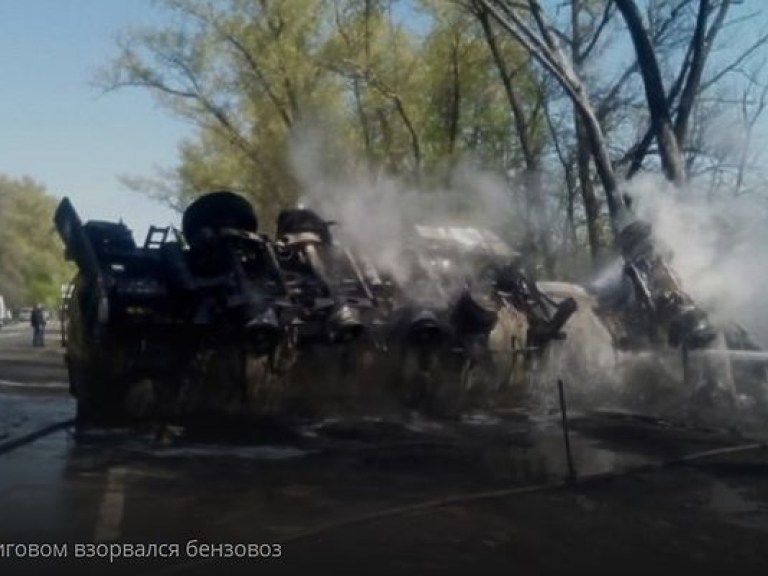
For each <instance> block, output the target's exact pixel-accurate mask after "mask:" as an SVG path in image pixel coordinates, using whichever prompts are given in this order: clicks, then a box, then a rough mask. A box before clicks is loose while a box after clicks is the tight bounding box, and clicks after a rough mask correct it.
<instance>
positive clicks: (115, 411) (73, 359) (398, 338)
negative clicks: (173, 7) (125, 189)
mask: <svg viewBox="0 0 768 576" xmlns="http://www.w3.org/2000/svg"><path fill="white" fill-rule="evenodd" d="M54 222H55V225H56V228H57V230H58V232H59V235H60V236H61V238H62V240H63V242H64V245H65V252H66V253H65V256H66V257H67V258H68V259H70V260H73V261H74V262H75V264H76V265H77V268H78V273H77V275H76V278H75V279H74V281H73V290H72V292H71V295H70V297H69V302H68V304H67V306H66V310H67V317H66V318H65V322H64V326H65V328H64V330H65V338H64V342H65V346H66V354H65V359H66V364H67V368H68V373H69V380H70V391H71V393H72V395H73V396H74V397H75V398H76V399H77V411H78V414H77V417H78V422H79V423H80V424H81V425H115V424H126V423H132V422H142V421H160V422H164V423H176V424H190V423H195V422H208V421H213V422H221V421H222V419H227V420H230V421H234V420H240V419H243V418H245V419H249V418H251V417H253V416H257V417H263V416H268V417H275V416H280V417H284V416H287V417H291V416H303V415H307V414H313V413H315V412H316V411H318V410H326V411H327V410H330V411H331V412H334V411H336V410H339V409H351V410H353V411H359V410H361V408H360V405H359V404H357V403H356V402H355V399H358V398H362V399H363V402H362V405H367V406H368V407H370V406H372V405H378V404H379V400H380V399H381V398H383V397H386V402H384V404H386V403H387V402H390V403H391V404H393V405H395V406H396V407H400V408H403V407H404V408H407V409H415V410H419V411H425V412H428V413H433V414H435V413H436V414H455V413H459V412H461V411H463V410H466V409H468V408H471V407H473V406H477V405H482V404H483V403H484V402H488V401H492V402H497V401H499V399H500V398H506V399H509V398H511V397H512V398H513V397H515V394H516V393H517V392H518V391H519V390H520V389H521V388H523V387H524V384H525V383H526V382H527V381H528V377H529V373H530V372H531V371H532V370H535V366H536V359H537V358H540V357H541V354H542V352H543V351H544V350H545V349H546V348H547V347H548V346H550V344H551V343H552V342H553V341H556V340H560V339H563V338H565V337H566V334H567V332H568V322H569V319H570V318H571V317H572V316H573V315H574V314H575V313H576V312H577V308H578V307H580V306H585V303H584V302H586V300H584V299H579V298H578V297H576V298H574V297H570V296H569V295H568V293H567V292H568V290H566V293H565V294H557V293H555V292H556V291H548V290H547V289H546V288H545V284H544V283H541V284H539V283H537V282H536V281H535V280H534V279H533V278H532V276H531V274H530V273H529V271H528V270H526V269H525V266H524V264H523V259H522V258H521V255H520V254H519V253H517V252H515V251H514V250H512V249H511V248H510V247H509V246H508V245H507V244H506V243H504V242H503V241H502V240H500V239H499V238H498V237H497V236H496V235H494V234H493V233H492V232H490V231H488V230H481V229H477V228H468V227H461V226H443V225H439V226H431V225H422V224H418V225H415V226H413V230H412V233H411V234H410V235H409V236H408V237H407V238H404V239H403V246H404V249H403V250H402V253H401V254H400V255H399V261H400V264H401V265H400V266H399V267H398V268H399V269H398V270H397V271H393V270H388V269H386V267H383V266H381V265H380V263H377V261H376V257H375V256H376V255H375V254H369V253H364V251H362V250H359V249H358V248H357V247H356V246H353V245H349V246H347V245H344V244H342V243H340V242H338V241H337V240H336V238H334V235H333V234H332V233H331V229H332V228H331V223H330V222H328V221H325V220H324V219H322V218H321V217H320V216H319V215H318V214H316V213H315V212H313V211H312V210H308V209H303V208H295V209H288V210H284V211H283V212H281V213H280V215H279V217H278V220H277V223H276V224H277V225H276V230H277V233H276V236H275V238H269V237H268V236H267V235H266V234H263V233H261V232H260V231H259V221H258V218H257V216H256V213H255V211H254V210H253V207H252V206H251V204H250V203H249V202H248V201H247V200H246V199H245V198H243V197H242V196H239V195H237V194H235V193H233V192H230V191H226V190H222V191H215V192H211V193H209V194H206V195H204V196H201V197H199V198H198V199H196V200H195V201H194V202H192V203H191V204H190V205H189V206H188V208H187V209H186V210H185V212H184V214H183V219H182V229H181V230H175V229H172V228H156V227H152V228H150V230H149V233H148V234H147V238H146V240H145V242H144V244H143V245H137V244H136V242H135V240H134V238H133V234H132V232H131V231H130V230H129V229H128V228H127V227H126V226H125V225H124V224H123V223H122V222H120V223H114V222H102V221H87V222H85V223H83V222H82V221H81V220H80V217H79V216H78V214H77V212H76V211H75V209H74V207H73V206H72V204H71V202H70V201H69V200H68V199H66V198H65V199H63V200H62V201H61V203H60V205H59V206H58V209H57V211H56V214H55V217H54ZM619 245H620V247H621V251H622V256H623V258H624V262H625V267H624V273H623V278H624V281H625V282H628V283H629V287H630V294H629V301H628V302H623V303H622V304H621V305H620V306H614V307H611V306H610V305H606V304H604V303H603V305H602V307H601V306H600V305H598V306H596V307H595V310H596V311H597V312H598V315H600V316H601V318H605V322H606V324H607V325H609V326H611V327H612V330H611V332H612V334H613V335H614V336H615V337H616V341H617V343H626V342H629V341H630V340H631V339H632V337H633V336H636V335H637V334H639V333H641V332H642V333H643V334H644V335H645V336H646V338H647V341H648V342H650V343H658V342H659V340H660V335H661V334H662V332H663V333H664V334H665V335H666V345H669V346H679V347H681V348H682V349H683V350H685V351H688V350H692V349H699V348H704V347H707V346H709V345H711V343H712V342H714V341H715V340H716V336H717V331H716V330H714V329H713V328H712V326H711V325H710V324H709V321H708V319H707V316H706V314H705V313H704V312H702V311H701V310H700V309H699V308H698V307H696V306H695V304H694V303H693V302H692V300H691V299H690V297H689V296H687V294H686V293H685V292H684V291H683V290H682V288H681V287H680V284H679V281H678V280H677V279H676V278H675V276H674V274H673V273H672V271H671V270H670V269H669V267H668V266H666V263H665V261H664V259H663V258H662V257H661V256H660V255H659V254H658V253H657V252H656V250H655V249H654V245H653V242H652V239H651V231H650V227H648V226H647V225H646V224H645V223H643V222H641V221H633V222H631V223H630V224H628V225H627V226H626V227H625V228H624V229H623V230H622V231H621V232H620V234H619ZM625 287H626V286H625ZM574 288H578V287H575V286H574ZM579 290H581V289H579ZM579 290H574V291H573V292H574V293H576V292H579ZM580 293H582V294H583V293H584V292H583V290H581V292H580ZM603 296H604V295H600V294H597V295H596V296H595V298H596V300H597V302H598V303H599V302H600V301H601V300H603V301H605V300H606V298H604V297H603ZM577 300H579V304H577ZM608 300H610V298H608ZM613 300H616V299H615V298H614V299H613ZM587 305H588V304H587ZM639 327H642V330H641V329H640V328H639ZM622 331H623V332H622ZM366 399H367V400H368V402H366V401H365V400H366Z"/></svg>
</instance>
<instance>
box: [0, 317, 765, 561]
mask: <svg viewBox="0 0 768 576" xmlns="http://www.w3.org/2000/svg"><path fill="white" fill-rule="evenodd" d="M62 357H63V356H62V350H61V347H60V346H59V345H58V340H57V335H56V334H55V330H54V332H53V333H51V334H49V338H48V346H47V347H46V348H43V349H35V348H32V347H31V333H30V331H29V329H28V328H27V327H25V326H16V327H6V328H3V329H2V331H0V574H5V573H10V572H8V571H6V568H7V569H9V570H10V569H11V568H12V569H13V571H14V572H13V573H26V574H37V573H68V571H69V572H75V573H78V574H85V573H94V574H105V573H107V574H109V573H126V574H127V573H141V574H208V573H210V572H211V571H213V570H219V569H220V570H222V571H225V572H226V573H232V572H236V573H243V574H245V573H248V574H253V573H268V574H271V573H274V574H294V573H304V574H307V573H312V572H319V571H322V572H324V573H327V572H330V571H332V572H334V573H337V574H346V573H355V574H361V573H372V574H470V573H483V574H485V573H504V574H542V573H568V574H572V573H583V572H584V571H590V572H592V573H595V574H615V573H624V574H626V573H630V574H634V573H638V574H639V573H648V572H650V571H654V572H656V573H662V574H663V573H671V572H675V573H682V571H684V570H691V571H697V572H699V573H707V574H709V573H739V574H741V573H751V572H755V573H761V572H762V573H764V570H766V569H768V547H767V546H765V543H766V542H768V456H767V455H766V454H767V453H766V451H765V450H764V449H760V448H759V447H757V446H755V445H754V444H752V442H751V440H750V439H746V438H742V437H740V436H738V435H737V434H736V433H733V432H728V431H717V430H708V429H703V428H692V427H688V426H684V425H682V424H681V423H672V422H664V421H657V420H653V419H649V418H643V417H639V416H637V415H632V414H624V413H615V412H614V413H605V412H600V413H598V412H594V413H581V414H573V415H572V417H571V419H570V427H571V429H572V430H571V431H572V434H571V438H570V440H571V444H572V460H573V465H574V468H575V473H576V478H575V482H574V481H569V472H568V470H569V468H568V465H567V460H566V457H565V449H564V442H563V433H562V428H561V426H560V420H559V415H557V414H531V413H526V412H525V411H523V410H521V411H520V412H517V413H505V414H480V415H472V416H471V417H467V418H465V419H463V420H462V421H452V422H438V421H430V420H425V419H423V418H419V417H417V416H414V415H411V416H408V417H405V416H404V417H403V418H402V419H400V420H397V421H392V420H390V421H383V420H376V419H359V420H349V419H347V420H324V421H316V422H305V423H303V424H302V425H300V426H297V427H293V428H291V429H275V428H272V429H269V430H266V429H265V430H262V431H261V434H260V435H256V437H255V438H256V439H255V440H252V441H249V442H248V443H243V442H236V441H235V440H236V439H232V441H228V442H222V441H221V440H219V441H216V442H213V441H210V440H209V441H205V440H201V439H196V440H193V439H191V438H186V437H184V435H183V434H181V435H176V436H173V437H170V436H168V435H165V434H162V435H161V434H157V433H156V431H152V430H149V431H146V430H145V431H142V432H137V431H127V430H123V431H114V432H111V433H95V432H91V433H89V434H86V435H82V436H76V435H75V434H74V433H73V431H72V430H71V429H61V430H57V431H54V432H52V433H50V434H47V435H45V436H42V437H40V438H38V439H37V440H35V441H34V442H30V443H26V444H22V445H20V446H16V447H15V448H13V449H10V448H9V449H7V450H3V447H6V448H8V447H11V446H12V445H13V444H14V443H15V442H17V441H19V440H23V439H24V438H27V437H29V436H28V435H30V434H33V433H34V432H35V431H39V430H41V429H44V428H45V427H46V426H49V425H50V424H52V423H56V422H62V421H65V420H67V419H69V418H71V417H73V415H74V403H73V401H72V400H71V399H70V398H69V397H68V394H67V386H66V374H65V371H64V368H63V363H62ZM553 393H554V387H553ZM732 447H740V448H739V449H737V450H735V451H733V452H729V450H730V449H731V448H732ZM724 449H725V450H724ZM712 450H716V452H714V453H713V452H711V451H712ZM686 455H694V457H693V458H690V459H689V460H688V461H687V462H681V460H680V459H681V457H684V456H686ZM571 480H573V478H571ZM190 542H192V543H191V544H189V543H190ZM16 543H24V544H25V547H22V548H19V547H14V548H13V550H14V552H13V553H10V552H9V550H10V548H9V547H8V544H16ZM201 543H202V544H204V545H208V544H224V547H221V548H217V547H214V548H213V549H210V550H209V549H207V548H200V547H199V545H200V544H201ZM29 544H33V545H43V544H57V545H59V546H64V547H65V548H59V550H60V551H61V550H65V551H66V556H67V557H66V558H58V559H54V558H31V557H29V556H30V553H29V551H30V549H31V548H29V547H28V546H26V545H29ZM95 544H103V545H105V546H104V547H102V548H95V547H94V548H85V546H91V545H95ZM149 544H153V545H155V546H153V548H152V549H153V551H154V552H159V550H162V551H164V552H168V551H169V550H171V549H170V548H169V547H168V546H169V545H175V544H178V545H179V550H180V553H179V555H178V557H171V558H165V557H160V556H159V554H154V557H150V558H137V557H135V554H133V557H131V558H125V557H120V558H113V561H112V562H110V560H109V559H108V558H104V557H93V558H87V557H76V553H77V552H78V551H79V552H83V551H84V550H91V551H93V552H94V554H96V555H97V556H101V554H100V552H105V551H106V550H108V549H109V550H110V551H111V552H113V553H114V552H118V551H119V552H120V554H121V555H122V554H123V553H124V552H125V551H126V550H128V549H130V550H131V551H132V552H135V551H136V550H137V549H138V548H136V547H135V545H142V546H144V545H149ZM236 544H262V545H265V544H267V545H269V546H267V547H264V546H262V547H261V548H252V549H251V550H261V551H262V552H264V553H265V554H266V553H269V554H270V557H259V558H239V559H234V558H224V557H221V556H224V555H226V552H227V551H229V552H233V553H234V551H237V552H242V551H243V550H245V548H242V547H241V548H234V547H233V546H234V545H236ZM109 545H112V546H113V548H109ZM126 545H130V546H129V547H128V548H126V547H125V546H126ZM160 545H163V547H162V548H158V547H157V546H160ZM188 545H189V547H188ZM227 545H230V547H229V548H226V546H227ZM131 546H133V548H131ZM202 550H204V551H205V553H203V552H201V551H202ZM17 552H23V554H21V557H18V556H19V555H18V554H17ZM166 555H167V554H166Z"/></svg>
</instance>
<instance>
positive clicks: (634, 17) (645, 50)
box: [614, 0, 706, 184]
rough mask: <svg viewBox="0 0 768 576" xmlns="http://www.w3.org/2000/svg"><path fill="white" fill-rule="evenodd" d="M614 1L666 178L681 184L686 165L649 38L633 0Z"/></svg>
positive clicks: (703, 0)
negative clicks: (631, 49) (634, 60)
mask: <svg viewBox="0 0 768 576" xmlns="http://www.w3.org/2000/svg"><path fill="white" fill-rule="evenodd" d="M614 2H615V3H616V7H617V8H618V9H619V12H621V15H622V17H623V18H624V22H626V24H627V28H628V29H629V34H630V36H631V38H632V44H633V45H634V47H635V53H636V55H637V62H638V65H639V66H640V74H641V76H642V78H643V86H644V87H645V98H646V101H647V102H648V111H649V113H650V116H651V126H652V128H653V132H654V134H655V136H656V142H657V144H658V146H659V154H660V156H661V165H662V168H663V169H664V173H665V174H666V176H667V178H669V179H670V180H672V182H674V183H675V184H682V183H683V182H685V179H686V177H685V165H684V163H683V157H682V154H681V153H680V147H679V143H678V141H677V137H676V135H675V130H674V127H673V125H672V116H671V114H670V111H669V106H668V104H667V96H666V92H665V90H664V84H663V82H662V79H661V71H660V70H659V63H658V61H657V60H656V53H655V52H654V49H653V45H652V44H651V39H650V37H649V36H648V31H647V30H646V28H645V25H644V24H643V18H642V16H641V14H640V10H639V9H638V7H637V5H636V4H635V2H634V0H614ZM702 2H706V0H702Z"/></svg>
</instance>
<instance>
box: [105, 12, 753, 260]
mask: <svg viewBox="0 0 768 576" xmlns="http://www.w3.org/2000/svg"><path fill="white" fill-rule="evenodd" d="M159 4H160V5H161V6H162V7H163V8H164V9H165V10H167V11H168V12H169V14H170V16H171V18H169V21H172V22H173V25H169V26H167V27H162V28H155V29H144V30H138V31H137V30H133V31H130V32H127V33H126V34H125V35H124V36H123V38H122V39H121V40H120V43H119V56H118V57H117V58H116V60H115V61H114V62H112V63H111V64H110V65H109V66H108V67H106V68H105V70H104V71H103V73H102V76H101V78H100V81H101V83H102V85H103V86H104V87H106V88H108V89H117V88H123V87H129V86H131V87H136V86H138V87H142V88H144V89H148V90H150V91H151V92H152V93H153V94H154V95H155V96H156V97H157V99H158V101H159V102H160V103H161V104H162V105H163V106H165V107H167V108H168V109H169V111H171V112H172V113H173V114H176V115H178V116H181V117H183V118H185V119H188V120H191V121H192V122H194V123H195V124H196V125H197V126H198V127H199V130H198V132H197V136H196V137H195V138H193V139H191V140H189V141H187V142H185V143H184V144H183V145H182V160H181V163H180V165H179V166H177V167H175V168H173V169H170V170H168V171H166V172H164V173H161V174H159V175H157V177H155V178H147V177H142V178H132V179H130V180H129V184H130V185H131V186H132V187H134V188H136V189H140V190H143V191H145V192H148V193H150V194H152V195H154V196H156V197H159V198H162V199H163V200H165V201H166V202H168V203H169V204H170V205H172V206H175V207H178V208H182V207H183V206H185V205H186V204H187V203H188V202H189V201H190V199H191V198H193V197H195V196H196V195H199V194H200V193H202V192H205V191H207V190H210V189H214V188H222V187H227V188H233V189H236V190H239V191H242V192H244V193H246V194H248V195H249V196H250V197H251V198H252V199H253V200H254V201H255V202H256V203H257V205H258V206H259V208H260V212H261V213H262V214H263V215H264V216H265V218H264V220H265V221H268V222H271V221H273V220H274V218H273V216H274V213H275V211H276V210H277V209H278V208H279V207H280V206H285V205H288V204H293V203H295V202H296V200H297V198H298V196H299V194H300V192H301V191H300V189H299V182H298V180H297V173H296V168H297V162H299V163H300V162H301V159H300V158H298V159H297V154H296V149H297V147H296V146H293V145H292V144H295V142H296V140H297V139H298V140H301V139H302V138H305V137H306V134H307V133H308V131H310V132H311V131H313V132H312V133H315V134H316V133H318V132H319V133H321V134H322V142H321V145H320V146H318V147H317V149H319V150H320V154H321V155H322V156H323V159H324V161H323V162H321V163H320V165H321V166H324V167H325V170H326V171H327V172H328V173H329V174H330V175H332V176H333V177H336V178H338V177H339V175H342V174H345V173H354V172H356V171H358V170H359V169H360V167H361V166H365V168H366V170H368V171H369V173H370V174H372V175H373V177H374V178H375V176H376V175H377V174H387V175H394V176H396V177H397V178H399V179H400V180H401V181H402V182H403V183H404V185H407V186H413V187H417V188H420V189H423V190H436V189H445V188H451V187H452V186H454V185H455V181H454V174H455V169H456V167H457V166H459V165H462V167H463V169H464V173H466V170H465V168H466V166H467V165H469V166H474V167H476V168H478V169H482V170H493V171H495V172H496V173H498V174H499V175H501V177H502V179H503V180H504V181H505V186H506V187H507V190H508V193H509V195H510V196H511V197H513V198H514V200H515V203H516V205H517V206H518V207H519V210H518V211H517V212H518V213H517V214H516V215H515V216H514V217H513V218H514V219H515V220H516V222H510V227H513V226H517V229H519V230H521V231H522V234H521V236H522V237H521V238H520V240H521V241H522V242H524V244H525V246H526V247H527V248H528V249H529V250H530V251H531V252H532V253H533V256H534V258H535V259H536V260H537V261H538V262H539V263H540V264H541V265H542V266H543V267H544V268H545V269H546V271H547V272H548V273H550V274H561V275H562V274H566V275H567V274H575V273H576V272H577V271H579V270H580V269H583V268H584V267H585V266H588V265H589V263H590V262H595V261H597V260H599V259H600V257H601V254H602V253H603V252H604V251H605V250H606V249H607V247H609V246H610V244H611V234H612V228H611V220H612V218H613V217H615V215H616V212H617V210H618V209H619V208H620V206H621V204H622V203H623V194H622V183H623V182H625V181H626V180H627V179H628V178H631V177H633V176H634V175H635V174H637V173H639V172H641V171H644V170H646V171H648V170H650V171H655V172H658V173H660V174H663V175H664V176H665V177H666V178H668V179H669V180H670V181H671V182H673V183H674V184H675V185H676V186H683V185H684V184H685V183H686V182H687V181H688V180H689V179H698V180H699V181H700V182H705V188H706V190H707V192H708V193H712V194H714V193H720V192H722V191H726V193H730V192H734V193H745V192H747V191H752V190H754V189H757V188H759V187H760V186H759V184H760V183H761V182H762V180H761V178H762V176H761V174H762V172H761V171H760V170H758V169H757V168H756V167H755V165H754V164H753V163H752V160H751V156H750V154H749V153H748V143H749V141H750V137H751V135H752V130H753V128H754V126H755V125H756V124H757V121H758V118H759V116H760V115H761V114H762V111H763V109H764V107H765V103H766V101H767V100H768V98H767V97H766V95H767V94H768V89H766V88H765V84H764V80H763V78H764V74H762V69H761V68H760V66H761V65H760V62H764V59H762V55H763V46H764V44H765V42H766V38H768V36H766V35H765V34H763V33H757V34H755V35H754V37H751V36H750V34H749V30H752V29H754V27H752V28H750V27H749V25H748V23H749V22H750V21H752V22H754V21H755V19H756V18H757V17H759V16H760V14H761V13H760V11H759V10H758V11H757V12H755V13H750V14H748V15H749V16H750V18H749V19H747V18H745V13H743V11H742V12H737V11H736V10H737V9H738V8H739V6H740V5H741V3H739V2H735V1H732V0H664V1H661V0H637V1H636V0H569V1H567V2H558V3H552V2H540V1H539V0H525V1H522V2H519V1H512V0H410V1H409V0H399V1H395V0H221V1H218V2H210V1H206V0H162V1H161V2H159ZM729 47H730V50H723V48H726V49H728V48H729ZM713 54H717V55H718V56H717V58H714V56H713ZM736 79H739V80H738V81H733V80H736ZM726 125H727V126H728V127H729V130H730V131H736V132H737V133H738V135H739V137H740V143H741V144H740V145H739V146H731V147H730V148H728V147H727V146H723V139H722V138H718V137H717V136H718V134H717V128H716V127H717V126H726ZM721 135H722V134H721ZM741 136H744V138H741ZM730 138H731V141H732V142H733V141H734V138H733V137H732V136H731V137H730ZM299 149H300V150H301V147H299Z"/></svg>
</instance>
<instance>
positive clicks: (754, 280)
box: [627, 176, 768, 346]
mask: <svg viewBox="0 0 768 576" xmlns="http://www.w3.org/2000/svg"><path fill="white" fill-rule="evenodd" d="M627 190H628V192H629V193H630V194H631V195H632V197H633V198H634V199H635V200H636V202H635V204H636V210H637V212H638V215H639V216H640V217H642V218H644V219H646V220H648V221H649V222H651V224H652V225H653V229H654V234H655V236H656V239H657V240H658V241H659V242H660V243H661V244H662V245H663V246H664V247H665V248H666V249H667V250H668V251H669V252H670V254H671V256H672V267H673V268H674V270H675V271H676V272H677V273H678V275H679V277H680V279H681V280H682V282H683V285H684V287H685V289H686V291H688V293H689V294H690V295H691V296H692V297H693V298H694V299H695V300H696V302H697V303H699V304H700V305H701V306H702V307H703V308H704V309H706V310H707V311H709V312H710V314H711V316H712V318H713V320H715V321H716V322H720V323H727V322H738V323H739V324H741V325H742V326H744V327H745V328H746V329H747V330H748V331H749V332H750V333H751V334H752V336H753V337H754V338H755V339H756V340H758V342H760V343H761V344H762V345H763V346H767V345H768V305H767V304H766V300H765V295H766V288H768V212H766V206H765V205H764V204H762V203H761V202H760V201H759V200H758V199H757V198H755V197H754V196H749V195H745V196H734V197H731V198H716V199H709V198H708V197H707V195H706V194H705V193H703V192H702V191H700V190H697V188H696V187H695V185H690V186H688V187H686V188H684V189H682V190H676V189H674V188H673V187H672V186H671V185H670V184H669V183H668V182H667V181H665V180H663V179H662V178H660V177H658V176H644V177H639V178H637V179H635V180H633V181H632V182H630V183H629V184H628V185H627Z"/></svg>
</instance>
